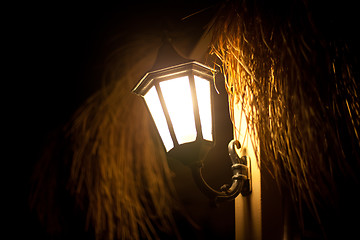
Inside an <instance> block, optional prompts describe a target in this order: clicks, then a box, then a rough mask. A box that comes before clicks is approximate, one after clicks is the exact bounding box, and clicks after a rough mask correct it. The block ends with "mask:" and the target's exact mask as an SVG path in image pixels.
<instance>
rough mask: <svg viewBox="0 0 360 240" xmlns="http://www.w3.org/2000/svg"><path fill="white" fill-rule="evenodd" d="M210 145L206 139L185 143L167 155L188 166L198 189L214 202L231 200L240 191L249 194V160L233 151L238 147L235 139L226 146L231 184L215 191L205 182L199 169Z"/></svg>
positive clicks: (245, 194)
mask: <svg viewBox="0 0 360 240" xmlns="http://www.w3.org/2000/svg"><path fill="white" fill-rule="evenodd" d="M212 147H213V143H212V142H208V141H196V142H192V143H186V144H182V145H179V146H176V147H175V148H174V149H172V150H170V152H169V153H168V157H170V158H174V159H178V160H180V161H181V162H182V163H183V164H185V165H187V166H188V167H190V169H191V172H192V176H193V179H194V181H195V183H196V185H197V186H198V188H199V189H200V191H201V192H202V193H204V194H205V195H206V196H207V197H208V198H209V199H210V200H211V201H213V202H214V203H215V204H216V203H218V202H222V201H228V200H233V199H235V198H236V197H237V196H238V195H239V194H240V193H241V194H242V195H243V196H247V195H249V194H250V193H251V178H250V176H251V171H250V170H251V169H250V161H249V159H248V157H246V156H242V157H241V158H240V157H239V156H238V155H237V153H236V152H235V147H237V148H240V143H239V141H237V140H232V141H230V143H229V146H228V150H229V156H230V158H231V161H232V166H231V168H232V171H233V176H232V180H233V181H232V184H231V186H230V185H228V184H225V185H223V186H222V187H221V189H220V191H216V190H214V189H213V188H212V187H210V186H209V185H208V184H207V183H206V181H205V180H204V178H203V176H202V173H201V169H202V167H203V160H204V158H205V156H206V155H207V153H208V152H209V150H210V149H211V148H212Z"/></svg>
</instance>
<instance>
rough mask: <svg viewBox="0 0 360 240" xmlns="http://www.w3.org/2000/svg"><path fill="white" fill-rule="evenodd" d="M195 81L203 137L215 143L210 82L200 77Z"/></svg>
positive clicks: (195, 77) (196, 77)
mask: <svg viewBox="0 0 360 240" xmlns="http://www.w3.org/2000/svg"><path fill="white" fill-rule="evenodd" d="M194 80H195V88H196V96H197V101H198V106H199V115H200V122H201V129H202V135H203V138H204V139H205V140H208V141H213V134H212V114H211V91H210V82H209V81H208V80H205V79H203V78H201V77H198V76H194Z"/></svg>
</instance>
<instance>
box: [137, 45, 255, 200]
mask: <svg viewBox="0 0 360 240" xmlns="http://www.w3.org/2000/svg"><path fill="white" fill-rule="evenodd" d="M214 72H215V71H214V70H213V69H211V68H210V67H208V66H205V65H203V64H201V63H199V62H196V61H191V60H188V59H185V58H183V57H181V56H180V55H179V54H178V53H177V52H176V51H175V49H174V48H173V47H172V45H171V44H170V43H169V42H165V43H164V44H163V46H162V47H161V48H160V49H159V53H158V56H157V59H156V61H155V64H154V66H153V68H152V69H151V70H150V71H149V72H148V73H146V74H145V76H144V77H143V78H142V79H141V80H140V81H139V83H138V84H137V85H136V86H135V88H134V89H133V92H134V93H136V94H138V95H140V96H142V97H143V98H144V100H145V102H146V105H147V108H148V110H149V112H150V113H151V115H152V118H153V120H154V123H155V125H156V127H157V130H158V132H159V135H160V137H161V139H162V142H163V144H164V148H165V151H166V152H167V155H168V157H169V158H170V159H177V160H179V161H181V162H183V163H184V164H185V165H187V166H189V167H190V169H191V170H192V175H193V178H194V180H195V183H196V184H197V186H198V187H199V189H200V190H201V191H202V192H203V193H204V194H205V195H207V196H208V197H209V198H210V199H212V200H215V201H222V200H231V199H234V198H235V197H236V196H237V195H238V194H239V193H242V194H243V195H248V194H249V193H250V192H251V187H250V171H249V169H250V168H249V167H248V160H247V158H246V157H245V156H243V157H241V158H240V157H239V156H238V155H237V154H236V152H235V147H237V148H240V143H239V142H238V141H236V140H232V141H231V142H230V143H229V156H230V158H231V160H232V164H233V165H232V169H233V177H232V179H233V182H232V185H231V186H228V185H224V186H223V187H221V190H220V191H216V190H214V189H213V188H211V187H210V186H209V185H208V184H207V183H206V182H205V180H204V178H203V177H202V174H201V168H202V166H203V160H204V158H205V156H206V154H207V153H208V151H209V150H210V149H211V148H212V147H213V145H214V116H213V99H212V92H213V89H214V87H213V77H214V76H213V74H214Z"/></svg>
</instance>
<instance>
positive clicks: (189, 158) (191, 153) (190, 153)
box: [167, 140, 214, 168]
mask: <svg viewBox="0 0 360 240" xmlns="http://www.w3.org/2000/svg"><path fill="white" fill-rule="evenodd" d="M213 146H214V143H213V142H210V141H206V140H196V141H195V142H190V143H184V144H181V145H178V146H175V147H174V148H173V149H171V150H170V151H169V152H168V154H167V155H168V157H169V158H173V159H177V160H178V161H180V162H182V163H183V164H184V165H186V166H189V167H191V168H192V167H201V166H202V163H203V161H204V159H205V157H206V155H207V154H208V152H209V151H210V149H211V148H212V147H213Z"/></svg>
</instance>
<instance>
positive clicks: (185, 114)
mask: <svg viewBox="0 0 360 240" xmlns="http://www.w3.org/2000/svg"><path fill="white" fill-rule="evenodd" d="M159 85H160V88H161V92H162V94H163V96H164V101H165V104H166V107H167V109H168V112H169V115H170V119H171V122H172V124H173V127H174V132H175V135H176V139H177V141H178V143H179V144H183V143H187V142H192V141H195V139H196V135H197V134H196V128H195V118H194V110H193V103H192V98H191V91H190V83H189V78H188V77H187V76H185V77H179V78H174V79H171V80H167V81H163V82H160V84H159Z"/></svg>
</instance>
